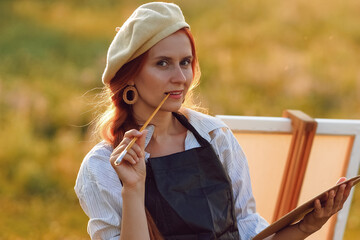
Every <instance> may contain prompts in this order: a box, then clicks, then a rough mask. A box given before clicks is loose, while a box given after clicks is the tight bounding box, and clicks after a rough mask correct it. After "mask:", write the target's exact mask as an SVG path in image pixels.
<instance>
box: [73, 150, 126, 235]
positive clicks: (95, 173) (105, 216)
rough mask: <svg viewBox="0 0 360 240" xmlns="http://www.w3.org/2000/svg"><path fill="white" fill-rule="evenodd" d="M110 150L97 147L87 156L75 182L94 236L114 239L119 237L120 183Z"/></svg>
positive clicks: (77, 193)
mask: <svg viewBox="0 0 360 240" xmlns="http://www.w3.org/2000/svg"><path fill="white" fill-rule="evenodd" d="M110 154H111V151H110V152H109V151H108V149H104V148H103V149H97V150H95V151H90V153H89V154H88V155H87V156H86V157H85V159H84V161H83V163H82V165H81V167H80V170H79V173H78V177H77V180H76V184H75V188H74V189H75V193H76V195H77V197H78V198H79V202H80V205H81V207H82V209H83V210H84V212H85V213H86V215H87V216H88V217H89V222H88V226H87V230H88V233H89V235H90V237H91V239H101V240H105V239H106V240H115V239H117V240H118V239H119V237H120V226H121V215H122V211H121V206H122V198H121V184H120V180H119V179H118V177H117V175H116V172H115V171H114V170H113V168H112V167H111V165H110V163H109V157H110Z"/></svg>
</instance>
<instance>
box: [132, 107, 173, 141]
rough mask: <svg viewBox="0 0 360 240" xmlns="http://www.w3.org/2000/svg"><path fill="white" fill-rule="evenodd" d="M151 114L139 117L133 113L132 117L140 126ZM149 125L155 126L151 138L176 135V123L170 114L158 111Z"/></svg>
mask: <svg viewBox="0 0 360 240" xmlns="http://www.w3.org/2000/svg"><path fill="white" fill-rule="evenodd" d="M151 114H152V113H146V114H145V113H143V114H141V115H140V114H136V113H134V117H135V119H136V121H137V122H138V123H139V124H140V125H142V124H144V123H145V122H146V120H147V119H148V118H149V117H150V116H151ZM149 124H151V125H154V126H155V131H154V133H153V138H156V137H157V136H164V135H171V134H174V133H176V128H177V124H178V123H177V121H176V118H175V117H174V116H173V115H172V113H171V112H167V111H161V110H159V111H158V112H157V113H156V115H155V116H154V117H153V119H152V120H151V121H150V123H149Z"/></svg>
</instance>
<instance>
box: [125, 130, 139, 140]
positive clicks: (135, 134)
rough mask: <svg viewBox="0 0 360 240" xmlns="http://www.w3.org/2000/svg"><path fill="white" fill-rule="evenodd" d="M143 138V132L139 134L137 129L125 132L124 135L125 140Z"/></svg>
mask: <svg viewBox="0 0 360 240" xmlns="http://www.w3.org/2000/svg"><path fill="white" fill-rule="evenodd" d="M140 136H141V132H139V131H138V130H136V129H131V130H129V131H127V132H125V134H124V138H130V139H133V138H134V137H140Z"/></svg>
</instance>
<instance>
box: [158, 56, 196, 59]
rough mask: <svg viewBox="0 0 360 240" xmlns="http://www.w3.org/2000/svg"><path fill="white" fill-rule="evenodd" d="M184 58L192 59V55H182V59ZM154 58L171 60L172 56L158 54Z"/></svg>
mask: <svg viewBox="0 0 360 240" xmlns="http://www.w3.org/2000/svg"><path fill="white" fill-rule="evenodd" d="M186 58H190V59H192V58H193V55H189V56H186V57H183V58H182V59H186ZM154 59H156V60H160V59H165V60H171V59H172V58H171V57H167V56H158V57H154Z"/></svg>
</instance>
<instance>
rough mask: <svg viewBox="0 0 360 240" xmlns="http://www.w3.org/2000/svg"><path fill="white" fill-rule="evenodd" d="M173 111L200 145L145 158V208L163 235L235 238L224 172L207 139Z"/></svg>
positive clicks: (174, 239) (184, 239) (181, 239)
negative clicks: (169, 153)
mask: <svg viewBox="0 0 360 240" xmlns="http://www.w3.org/2000/svg"><path fill="white" fill-rule="evenodd" d="M173 115H174V116H175V117H176V118H177V119H178V120H179V121H180V123H181V124H182V125H184V126H185V127H186V128H187V129H188V130H190V131H191V132H192V133H193V134H194V136H195V137H196V140H197V141H198V142H199V144H200V145H201V147H198V148H193V149H189V150H186V151H184V152H179V153H175V154H171V155H168V156H163V157H156V158H149V159H148V162H147V164H146V165H147V166H146V183H145V186H146V188H145V189H146V190H145V206H146V208H147V209H148V211H149V212H150V214H151V216H152V217H153V219H154V221H155V223H156V226H157V227H158V229H159V231H160V232H161V234H162V235H163V236H164V238H165V239H166V240H209V239H219V240H220V239H221V240H225V239H226V240H231V239H235V240H239V239H240V237H239V233H238V230H237V223H236V216H235V212H234V198H233V193H232V188H231V182H230V179H229V177H228V175H227V174H226V172H225V170H224V168H223V166H222V164H221V162H220V160H219V159H218V157H217V156H216V153H215V152H214V150H213V148H212V147H211V145H210V143H209V142H208V141H206V140H205V139H204V138H203V137H201V136H200V134H199V133H198V132H197V131H196V130H195V128H194V127H193V126H192V125H191V124H190V123H189V122H188V120H187V119H186V117H185V116H183V115H180V114H178V113H173Z"/></svg>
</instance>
